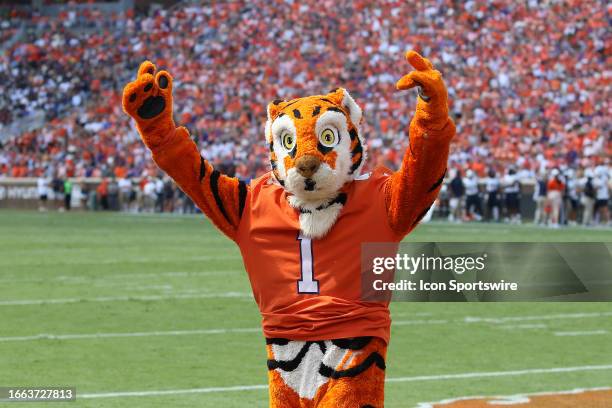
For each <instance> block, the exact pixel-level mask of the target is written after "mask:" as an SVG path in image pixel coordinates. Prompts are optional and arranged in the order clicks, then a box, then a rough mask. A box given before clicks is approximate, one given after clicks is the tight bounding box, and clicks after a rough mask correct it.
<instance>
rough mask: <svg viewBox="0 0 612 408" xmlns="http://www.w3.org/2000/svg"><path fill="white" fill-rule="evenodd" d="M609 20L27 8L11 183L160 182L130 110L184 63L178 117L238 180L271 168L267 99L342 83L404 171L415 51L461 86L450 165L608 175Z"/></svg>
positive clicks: (512, 13)
mask: <svg viewBox="0 0 612 408" xmlns="http://www.w3.org/2000/svg"><path fill="white" fill-rule="evenodd" d="M596 3H597V2H596ZM611 11H612V6H610V5H607V6H606V5H604V4H599V6H596V7H594V4H593V2H586V1H581V0H568V1H537V0H530V1H527V2H513V1H466V2H458V1H451V0H428V1H422V2H414V4H410V5H407V4H406V3H405V2H402V1H394V0H384V1H381V2H377V3H376V5H374V4H373V3H372V2H368V1H365V0H358V1H353V2H336V1H331V0H317V1H314V0H302V1H300V2H293V1H275V2H269V1H261V0H256V1H250V2H244V3H242V2H227V3H224V2H212V3H210V4H209V3H208V2H205V3H203V4H199V5H193V4H183V5H179V6H178V7H173V8H170V9H166V10H157V11H155V12H153V13H149V14H146V15H145V14H143V15H140V14H135V13H134V12H133V11H132V10H128V11H126V12H120V13H112V14H110V15H106V14H105V15H102V13H101V12H100V11H99V10H98V11H96V9H95V8H94V9H90V8H86V9H70V8H67V9H66V11H64V12H62V13H61V14H60V15H59V16H57V17H48V16H36V15H25V16H24V15H22V14H15V15H12V16H11V18H9V19H7V20H6V21H5V22H3V24H2V26H1V29H2V31H0V38H2V39H3V43H4V42H5V39H6V44H5V46H4V47H3V52H2V54H1V56H0V67H2V69H1V70H0V126H2V128H0V134H1V135H2V136H0V143H2V145H3V146H2V150H0V176H8V177H27V176H29V177H38V176H41V175H45V176H47V177H50V178H51V177H62V178H63V177H90V176H94V177H112V176H115V177H117V178H119V179H120V178H125V177H141V176H148V177H150V176H155V174H156V170H155V167H154V165H153V164H152V162H151V160H150V157H149V154H148V152H147V151H146V149H145V148H144V147H143V145H142V143H140V141H139V139H138V135H137V134H136V131H135V129H134V127H133V125H132V124H131V123H130V120H129V118H128V116H127V115H125V114H124V113H123V112H122V110H121V102H120V95H121V89H122V86H123V85H124V84H125V83H126V82H127V81H128V80H129V79H130V78H131V76H132V75H133V73H134V72H135V71H136V69H137V66H138V64H139V63H140V62H141V61H143V60H144V59H151V60H153V61H155V62H156V63H157V64H158V66H161V67H171V69H170V70H171V73H172V74H173V76H174V77H175V104H176V107H175V113H176V119H177V122H178V123H180V124H182V125H185V126H187V127H188V128H189V129H190V130H191V131H192V134H193V135H194V137H195V139H196V141H197V143H198V145H199V146H200V148H201V150H202V153H203V155H205V157H207V158H208V159H209V160H211V161H212V162H213V163H214V164H215V165H216V166H217V167H219V168H220V169H222V170H224V171H226V172H230V173H235V174H236V175H238V176H239V177H242V178H244V179H249V178H251V177H253V176H256V175H259V174H261V173H262V172H265V171H267V170H268V166H267V155H268V152H267V148H266V146H265V144H264V138H263V123H264V120H265V107H266V105H267V103H268V102H269V101H271V100H273V99H276V98H278V97H281V98H285V99H287V98H293V97H297V96H302V95H309V94H317V93H325V92H327V91H328V90H329V89H332V88H335V87H337V86H343V87H345V88H347V89H349V90H350V91H351V94H353V95H354V97H355V98H356V100H357V101H358V103H360V104H361V105H362V107H363V108H364V111H365V123H364V125H363V132H365V134H366V137H367V139H368V143H369V146H368V148H369V149H368V167H369V168H371V167H373V166H375V165H379V164H382V165H386V166H388V167H390V168H395V167H397V166H398V163H399V160H401V157H402V153H403V150H404V149H405V148H406V146H407V143H408V137H407V135H406V132H407V127H408V123H409V120H410V118H411V116H412V112H413V110H414V103H415V97H414V95H407V94H404V93H399V92H396V91H395V88H394V84H395V81H396V80H397V79H398V78H399V77H400V76H401V75H402V74H403V73H404V72H405V71H406V68H407V67H406V66H405V64H404V61H403V58H402V54H403V52H404V51H405V50H407V49H411V48H414V49H416V50H418V51H419V52H421V53H422V54H423V55H426V56H427V57H429V58H430V59H431V60H432V61H433V63H434V64H435V65H436V67H437V68H438V69H440V71H442V73H443V75H444V77H445V80H446V82H447V84H448V87H449V94H450V99H451V103H452V112H453V115H454V118H455V121H456V123H457V135H458V137H457V138H456V140H455V142H454V144H453V147H452V152H451V158H450V166H451V167H452V168H456V169H461V170H463V171H465V170H467V169H470V170H472V171H473V172H474V173H475V174H476V175H477V176H478V177H480V178H486V177H487V175H488V174H489V173H490V171H494V172H495V173H496V174H498V175H500V177H502V176H503V175H504V174H505V173H506V172H507V170H508V169H510V168H513V169H514V171H518V174H519V176H520V177H521V178H526V177H527V178H532V179H533V178H535V177H536V176H543V174H544V173H547V172H549V171H550V170H551V169H553V168H558V169H560V170H561V171H562V172H563V173H564V174H565V173H566V172H567V171H572V172H573V177H575V178H576V180H580V179H582V178H583V175H584V173H585V171H587V170H589V171H591V170H593V169H595V168H596V167H597V168H601V167H602V166H603V168H604V169H607V170H608V171H607V172H605V171H604V172H605V173H609V170H610V167H609V162H610V157H611V156H612V143H610V130H611V121H610V120H609V117H610V100H611V99H612V98H611V89H612V87H611V84H610V71H609V70H605V69H603V67H606V66H610V55H611V53H610V51H611V50H610V47H611V44H612V38H611V37H612V35H611V32H610V30H609V19H610V12H611ZM15 37H18V38H19V40H18V41H15V40H14V38H15ZM41 117H42V119H41ZM37 123H40V126H36V124H37ZM17 125H21V126H17ZM598 166H599V167H598Z"/></svg>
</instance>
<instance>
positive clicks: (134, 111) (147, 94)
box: [123, 61, 174, 147]
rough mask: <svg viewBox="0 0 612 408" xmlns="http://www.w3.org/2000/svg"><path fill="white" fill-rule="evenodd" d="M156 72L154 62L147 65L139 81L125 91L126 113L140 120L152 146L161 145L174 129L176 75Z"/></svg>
mask: <svg viewBox="0 0 612 408" xmlns="http://www.w3.org/2000/svg"><path fill="white" fill-rule="evenodd" d="M155 71H156V68H155V65H153V63H152V62H150V61H145V62H143V63H142V64H141V65H140V68H139V69H138V76H137V78H136V80H135V81H133V82H130V83H129V84H127V85H126V86H125V88H124V89H123V110H124V111H125V112H126V113H127V114H128V115H130V116H131V117H132V118H134V119H135V120H136V123H137V124H138V129H139V130H140V134H141V136H142V138H143V140H144V142H145V143H146V144H147V146H149V147H152V146H154V145H156V144H158V143H159V142H160V141H161V139H163V138H164V136H166V135H167V134H168V133H169V132H170V131H172V130H173V129H174V121H173V120H172V76H171V75H170V74H169V73H168V72H167V71H159V72H157V73H156V72H155Z"/></svg>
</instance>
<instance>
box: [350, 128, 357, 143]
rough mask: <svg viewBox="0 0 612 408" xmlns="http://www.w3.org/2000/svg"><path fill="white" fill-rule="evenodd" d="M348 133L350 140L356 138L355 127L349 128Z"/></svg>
mask: <svg viewBox="0 0 612 408" xmlns="http://www.w3.org/2000/svg"><path fill="white" fill-rule="evenodd" d="M349 135H350V136H351V140H355V139H357V131H356V130H355V128H352V129H351V130H349Z"/></svg>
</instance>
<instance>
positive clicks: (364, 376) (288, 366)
mask: <svg viewBox="0 0 612 408" xmlns="http://www.w3.org/2000/svg"><path fill="white" fill-rule="evenodd" d="M406 58H407V60H408V61H409V62H410V63H411V64H412V66H413V67H414V68H415V69H416V70H415V71H412V72H411V73H409V74H408V75H406V76H404V77H403V78H401V79H400V80H399V81H398V83H397V88H398V89H400V90H402V89H409V88H412V87H415V86H419V87H420V88H419V89H420V90H419V96H420V97H419V100H418V102H417V109H416V114H415V116H414V118H413V119H412V121H411V124H410V146H409V149H408V151H407V152H406V154H405V156H404V159H403V162H402V166H401V168H400V169H399V170H398V171H396V172H391V171H389V170H386V169H382V168H378V169H376V170H375V171H373V172H372V173H371V174H366V175H360V171H361V167H362V166H363V162H364V158H365V149H364V140H363V138H362V136H361V135H360V134H359V123H360V121H361V115H362V113H361V109H360V108H359V106H358V105H357V104H356V103H355V101H354V100H353V99H352V98H351V96H350V95H349V94H348V92H347V91H346V90H344V89H342V88H339V89H337V90H335V91H333V92H331V93H329V94H327V95H317V96H310V97H305V98H298V99H294V100H291V101H280V100H279V101H274V102H272V103H271V104H269V105H268V121H267V123H266V141H267V143H268V144H269V147H270V164H271V167H272V171H271V172H270V173H268V174H266V175H264V176H262V177H260V178H258V179H256V180H253V181H252V182H251V183H250V184H249V185H247V184H246V183H244V182H243V181H241V180H238V179H237V178H232V177H228V176H225V175H223V174H221V173H219V172H218V171H217V170H215V169H214V168H213V167H212V165H211V164H210V163H209V162H208V161H206V160H205V159H204V158H203V157H201V156H200V154H199V152H198V149H197V147H196V145H195V143H193V141H192V140H191V139H190V138H189V132H188V131H187V129H185V128H184V127H176V126H175V123H174V121H173V117H172V77H171V76H170V74H169V73H168V72H166V71H159V72H156V68H155V66H154V65H153V64H152V63H151V62H149V61H146V62H144V63H143V64H142V65H141V66H140V69H139V71H138V77H137V79H136V80H135V81H134V82H131V83H129V84H128V85H127V86H126V87H125V89H124V95H123V107H124V110H125V111H126V112H127V113H128V114H129V115H130V116H132V117H133V118H134V119H135V120H136V125H137V127H138V130H139V132H140V135H141V137H142V139H143V141H144V143H145V144H146V145H147V146H148V147H149V149H150V150H151V151H152V154H153V159H154V160H155V162H156V163H157V164H158V166H159V167H160V168H161V169H163V170H164V171H166V172H167V173H168V174H169V175H170V176H171V177H172V178H173V179H174V180H175V181H176V183H177V184H178V185H179V186H180V188H181V189H182V190H183V191H184V192H185V193H187V194H188V195H189V196H190V197H191V198H192V199H193V201H194V202H195V203H196V205H198V207H199V208H200V209H201V210H202V211H203V212H204V213H205V214H206V215H207V216H208V217H209V218H210V219H211V220H212V222H213V223H214V224H215V225H216V226H217V227H218V228H219V229H220V230H221V231H222V232H223V233H224V234H225V235H227V236H228V237H229V238H230V239H232V240H234V241H235V242H236V243H237V244H238V246H239V247H240V250H241V253H242V256H243V259H244V263H245V267H246V270H247V273H248V275H249V279H250V281H251V286H252V288H253V294H254V297H255V300H256V302H257V304H258V306H259V309H260V311H261V314H262V319H263V331H264V335H265V337H266V343H267V350H268V369H269V382H270V405H271V406H272V407H347V408H349V407H350V408H353V407H362V408H363V407H377V408H378V407H382V406H383V404H384V402H383V401H384V370H385V358H386V348H387V343H388V341H389V331H390V324H391V320H390V317H389V310H388V303H386V302H367V301H363V300H362V299H361V297H360V296H361V287H360V281H361V280H360V275H359V274H360V271H361V270H360V269H361V265H360V261H359V260H360V256H359V254H360V249H361V243H362V242H399V241H401V239H402V238H403V237H404V236H405V235H406V234H408V233H409V232H410V231H411V230H412V229H413V228H414V227H415V226H416V225H417V224H418V222H419V221H420V220H421V218H422V217H423V216H424V215H425V214H426V213H427V211H428V209H429V208H430V206H431V204H432V203H433V201H434V200H435V198H436V196H437V194H438V191H439V189H440V185H441V183H442V181H443V179H444V175H445V173H446V162H447V158H448V149H449V143H450V140H451V139H452V137H453V136H454V134H455V127H454V124H453V122H452V120H451V119H450V118H449V116H448V106H447V93H446V88H445V86H444V83H443V81H442V78H441V74H440V73H439V72H438V71H436V70H434V69H433V67H432V65H431V63H430V62H429V61H428V60H427V59H425V58H422V57H421V56H420V55H418V54H417V53H416V52H413V51H410V52H408V53H407V54H406ZM421 90H422V91H421Z"/></svg>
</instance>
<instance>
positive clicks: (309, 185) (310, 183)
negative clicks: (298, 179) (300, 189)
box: [304, 178, 317, 191]
mask: <svg viewBox="0 0 612 408" xmlns="http://www.w3.org/2000/svg"><path fill="white" fill-rule="evenodd" d="M316 185H317V182H316V181H314V180H313V179H309V178H307V179H305V180H304V190H305V191H314V189H315V186H316Z"/></svg>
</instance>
